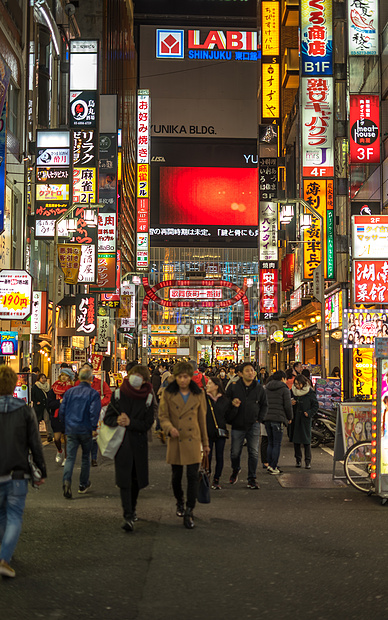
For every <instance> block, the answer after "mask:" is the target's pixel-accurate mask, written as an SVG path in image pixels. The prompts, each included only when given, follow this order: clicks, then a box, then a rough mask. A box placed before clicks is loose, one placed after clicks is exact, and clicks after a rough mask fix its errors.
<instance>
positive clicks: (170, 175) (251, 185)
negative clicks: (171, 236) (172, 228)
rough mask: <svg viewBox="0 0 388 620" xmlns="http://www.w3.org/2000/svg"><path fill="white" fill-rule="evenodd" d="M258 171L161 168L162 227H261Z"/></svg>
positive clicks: (248, 169) (246, 169)
mask: <svg viewBox="0 0 388 620" xmlns="http://www.w3.org/2000/svg"><path fill="white" fill-rule="evenodd" d="M257 185H258V178H257V168H209V167H207V168H201V167H199V168H183V167H164V166H163V167H161V168H160V212H159V220H160V225H178V224H183V225H189V226H201V225H202V226H203V225H204V224H207V225H211V224H213V225H222V226H257V225H258V207H257V204H258V203H257Z"/></svg>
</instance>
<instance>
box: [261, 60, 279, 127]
mask: <svg viewBox="0 0 388 620" xmlns="http://www.w3.org/2000/svg"><path fill="white" fill-rule="evenodd" d="M261 84H262V95H261V98H262V112H261V117H262V118H263V119H271V120H274V119H278V118H280V65H279V63H277V62H271V63H267V62H263V63H262V64H261Z"/></svg>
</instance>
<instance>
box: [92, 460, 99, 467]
mask: <svg viewBox="0 0 388 620" xmlns="http://www.w3.org/2000/svg"><path fill="white" fill-rule="evenodd" d="M97 466H98V463H97V461H96V459H92V467H97Z"/></svg>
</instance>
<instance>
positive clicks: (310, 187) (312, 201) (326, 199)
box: [303, 179, 334, 280]
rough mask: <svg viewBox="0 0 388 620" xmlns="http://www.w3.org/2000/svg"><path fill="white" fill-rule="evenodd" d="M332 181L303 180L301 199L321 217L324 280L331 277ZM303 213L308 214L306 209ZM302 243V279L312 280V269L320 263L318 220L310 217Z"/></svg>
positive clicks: (332, 243)
mask: <svg viewBox="0 0 388 620" xmlns="http://www.w3.org/2000/svg"><path fill="white" fill-rule="evenodd" d="M333 189H334V186H333V181H331V180H325V179H304V180H303V197H304V200H305V201H306V202H308V204H309V205H310V206H311V207H312V208H313V209H315V210H316V211H318V213H319V214H320V215H322V217H323V239H324V260H325V278H331V277H332V263H333V256H332V253H333V250H334V248H333V247H332V245H334V242H332V239H333V228H334V221H333V214H334V211H333ZM305 213H309V211H308V210H307V209H306V210H305ZM303 241H305V242H307V243H304V244H303V277H304V279H305V280H312V279H313V274H314V269H315V268H316V267H318V265H319V264H320V262H321V256H322V254H321V251H322V250H321V240H320V222H319V219H318V218H316V217H314V216H313V215H312V216H311V225H310V226H309V227H308V228H305V229H304V233H303Z"/></svg>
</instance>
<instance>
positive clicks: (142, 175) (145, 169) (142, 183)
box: [137, 164, 150, 198]
mask: <svg viewBox="0 0 388 620" xmlns="http://www.w3.org/2000/svg"><path fill="white" fill-rule="evenodd" d="M149 170H150V167H149V164H137V197H138V198H149V181H150V179H149V176H150V173H149Z"/></svg>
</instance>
